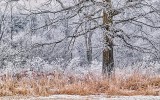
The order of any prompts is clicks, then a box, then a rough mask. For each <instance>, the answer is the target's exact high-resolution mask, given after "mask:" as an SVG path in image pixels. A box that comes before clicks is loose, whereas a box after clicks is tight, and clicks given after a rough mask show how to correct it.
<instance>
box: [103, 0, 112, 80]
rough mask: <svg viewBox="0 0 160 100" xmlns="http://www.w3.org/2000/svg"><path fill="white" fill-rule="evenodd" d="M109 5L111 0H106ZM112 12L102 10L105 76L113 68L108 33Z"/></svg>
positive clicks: (108, 75) (109, 75)
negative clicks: (104, 30)
mask: <svg viewBox="0 0 160 100" xmlns="http://www.w3.org/2000/svg"><path fill="white" fill-rule="evenodd" d="M106 2H107V3H108V4H110V6H111V0H106ZM112 19H113V16H112V12H111V11H103V24H104V25H105V29H106V32H105V33H104V47H105V48H104V50H103V66H102V74H103V75H104V76H107V77H109V78H110V77H111V75H112V72H113V68H114V57H113V40H112V38H111V37H110V36H109V35H108V33H109V32H110V26H111V25H112Z"/></svg>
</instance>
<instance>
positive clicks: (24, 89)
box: [0, 72, 160, 96]
mask: <svg viewBox="0 0 160 100" xmlns="http://www.w3.org/2000/svg"><path fill="white" fill-rule="evenodd" d="M55 94H67V95H97V94H106V95H112V96H114V95H116V96H117V95H120V96H134V95H153V96H160V77H159V76H149V75H141V74H138V73H134V74H132V75H129V76H122V75H115V77H113V78H112V79H110V80H109V79H107V78H103V77H100V76H99V77H98V76H96V75H94V74H91V73H90V74H87V75H84V77H78V76H76V75H64V74H62V73H57V72H54V73H49V74H44V73H32V77H29V76H28V75H27V74H26V73H25V72H24V73H18V74H16V75H14V76H10V75H9V74H7V75H3V76H1V79H0V96H19V95H20V96H50V95H55Z"/></svg>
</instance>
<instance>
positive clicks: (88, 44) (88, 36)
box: [85, 22, 92, 64]
mask: <svg viewBox="0 0 160 100" xmlns="http://www.w3.org/2000/svg"><path fill="white" fill-rule="evenodd" d="M88 27H89V28H90V27H91V22H86V23H85V31H87V30H88V29H87V28H88ZM85 44H86V55H87V62H88V63H89V64H91V63H92V32H89V33H88V34H85Z"/></svg>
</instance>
